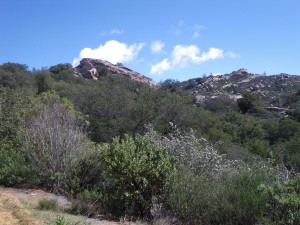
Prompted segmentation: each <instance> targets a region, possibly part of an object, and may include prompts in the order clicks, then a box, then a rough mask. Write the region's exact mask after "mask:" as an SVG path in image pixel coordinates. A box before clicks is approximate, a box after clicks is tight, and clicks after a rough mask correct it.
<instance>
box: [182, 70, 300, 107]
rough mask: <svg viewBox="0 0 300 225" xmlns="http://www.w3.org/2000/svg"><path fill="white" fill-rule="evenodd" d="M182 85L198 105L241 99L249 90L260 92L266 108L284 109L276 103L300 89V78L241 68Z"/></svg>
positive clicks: (196, 79) (195, 79) (192, 80)
mask: <svg viewBox="0 0 300 225" xmlns="http://www.w3.org/2000/svg"><path fill="white" fill-rule="evenodd" d="M179 86H180V88H182V89H183V90H187V91H189V92H190V93H192V94H193V95H194V96H195V97H196V99H197V100H198V103H200V102H201V101H205V100H209V99H213V98H216V97H219V96H227V97H229V98H232V99H239V98H241V93H242V92H243V91H249V92H252V93H257V94H258V95H259V96H260V98H261V100H262V103H263V105H264V106H271V104H274V105H278V106H280V104H279V103H278V104H277V103H276V102H277V101H279V98H280V97H283V96H284V95H286V94H291V93H295V92H297V91H298V90H300V76H297V75H289V74H285V73H281V74H277V75H271V76H266V75H262V74H252V73H249V72H248V71H247V70H246V69H240V70H238V71H233V72H232V73H229V74H223V75H217V76H208V77H203V78H194V79H190V80H188V81H184V82H181V83H180V84H179Z"/></svg>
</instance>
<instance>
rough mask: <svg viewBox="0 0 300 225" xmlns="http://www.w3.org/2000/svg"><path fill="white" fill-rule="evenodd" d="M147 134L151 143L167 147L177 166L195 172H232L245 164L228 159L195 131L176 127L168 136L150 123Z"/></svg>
mask: <svg viewBox="0 0 300 225" xmlns="http://www.w3.org/2000/svg"><path fill="white" fill-rule="evenodd" d="M147 130H148V131H147V132H146V134H145V136H147V137H148V138H149V139H150V140H151V142H152V144H154V145H156V146H162V147H165V148H167V149H168V151H169V154H170V155H173V156H175V157H176V159H177V167H178V168H182V167H186V168H189V169H190V170H191V171H193V172H194V173H195V174H199V175H200V174H203V173H214V174H222V173H224V172H227V173H229V172H230V173H234V172H235V171H237V170H239V169H242V168H244V167H245V166H246V164H244V163H243V162H242V161H240V160H229V159H226V158H225V155H221V154H219V153H218V151H217V150H216V149H215V148H214V147H213V145H212V144H210V143H209V142H208V141H207V140H206V139H205V138H197V137H196V136H195V132H194V131H193V130H190V131H189V132H181V131H180V130H178V129H177V128H176V127H174V128H173V133H171V134H170V135H169V136H168V137H166V136H163V135H161V134H159V133H158V132H156V131H155V130H154V129H153V127H152V126H151V125H148V126H147Z"/></svg>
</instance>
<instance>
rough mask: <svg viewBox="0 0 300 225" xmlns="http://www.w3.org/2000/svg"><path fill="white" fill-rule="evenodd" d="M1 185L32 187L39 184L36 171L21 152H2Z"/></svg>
mask: <svg viewBox="0 0 300 225" xmlns="http://www.w3.org/2000/svg"><path fill="white" fill-rule="evenodd" d="M0 165H1V166H0V185H3V186H6V187H20V186H23V187H31V186H34V185H36V184H38V183H39V179H38V177H37V175H36V171H35V170H34V169H33V167H32V166H31V165H30V162H29V160H28V159H27V158H26V156H25V155H24V154H23V153H21V152H20V151H14V150H3V151H1V150H0Z"/></svg>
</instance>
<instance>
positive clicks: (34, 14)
mask: <svg viewBox="0 0 300 225" xmlns="http://www.w3.org/2000/svg"><path fill="white" fill-rule="evenodd" d="M299 18H300V1H299V0H285V1H283V0H274V1H267V0H206V1H203V0H151V1H138V0H127V1H126V0H110V1H104V0H102V1H101V0H86V1H74V0H73V1H71V0H60V1H59V0H51V1H50V0H44V1H41V0H22V1H21V0H0V30H1V32H0V64H2V63H4V62H17V63H22V64H27V65H28V66H29V67H30V68H37V69H39V68H42V67H49V66H51V65H55V64H58V63H73V64H74V65H76V64H77V63H78V62H79V61H80V59H81V58H82V57H94V58H102V59H105V60H109V61H111V62H113V63H115V62H122V63H123V64H124V65H125V66H127V67H129V68H131V69H133V70H136V71H138V72H140V73H143V74H145V75H146V76H148V77H151V78H152V79H154V80H156V81H162V80H165V79H168V78H171V79H176V80H186V79H189V78H194V77H200V76H202V75H203V74H207V75H209V74H210V73H213V74H217V73H229V72H231V71H233V70H237V69H239V68H246V69H248V71H249V72H253V73H263V72H266V73H267V74H268V75H271V74H278V73H281V72H285V73H289V74H296V75H300V19H299Z"/></svg>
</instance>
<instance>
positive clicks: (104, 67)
mask: <svg viewBox="0 0 300 225" xmlns="http://www.w3.org/2000/svg"><path fill="white" fill-rule="evenodd" d="M106 72H110V73H112V74H119V75H121V76H125V77H128V78H130V79H132V80H134V81H137V82H141V83H145V84H148V85H149V86H151V87H153V86H156V85H157V84H156V82H155V81H153V80H151V79H150V78H148V77H146V76H144V75H143V74H140V73H138V72H135V71H133V70H131V69H128V68H126V67H124V66H123V65H122V64H120V63H118V64H117V65H115V64H112V63H110V62H108V61H104V60H100V59H90V58H84V59H82V60H81V61H80V64H79V65H78V66H77V67H76V68H74V74H75V75H76V76H78V77H82V78H85V79H93V80H98V78H99V77H101V76H103V74H105V73H106Z"/></svg>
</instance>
